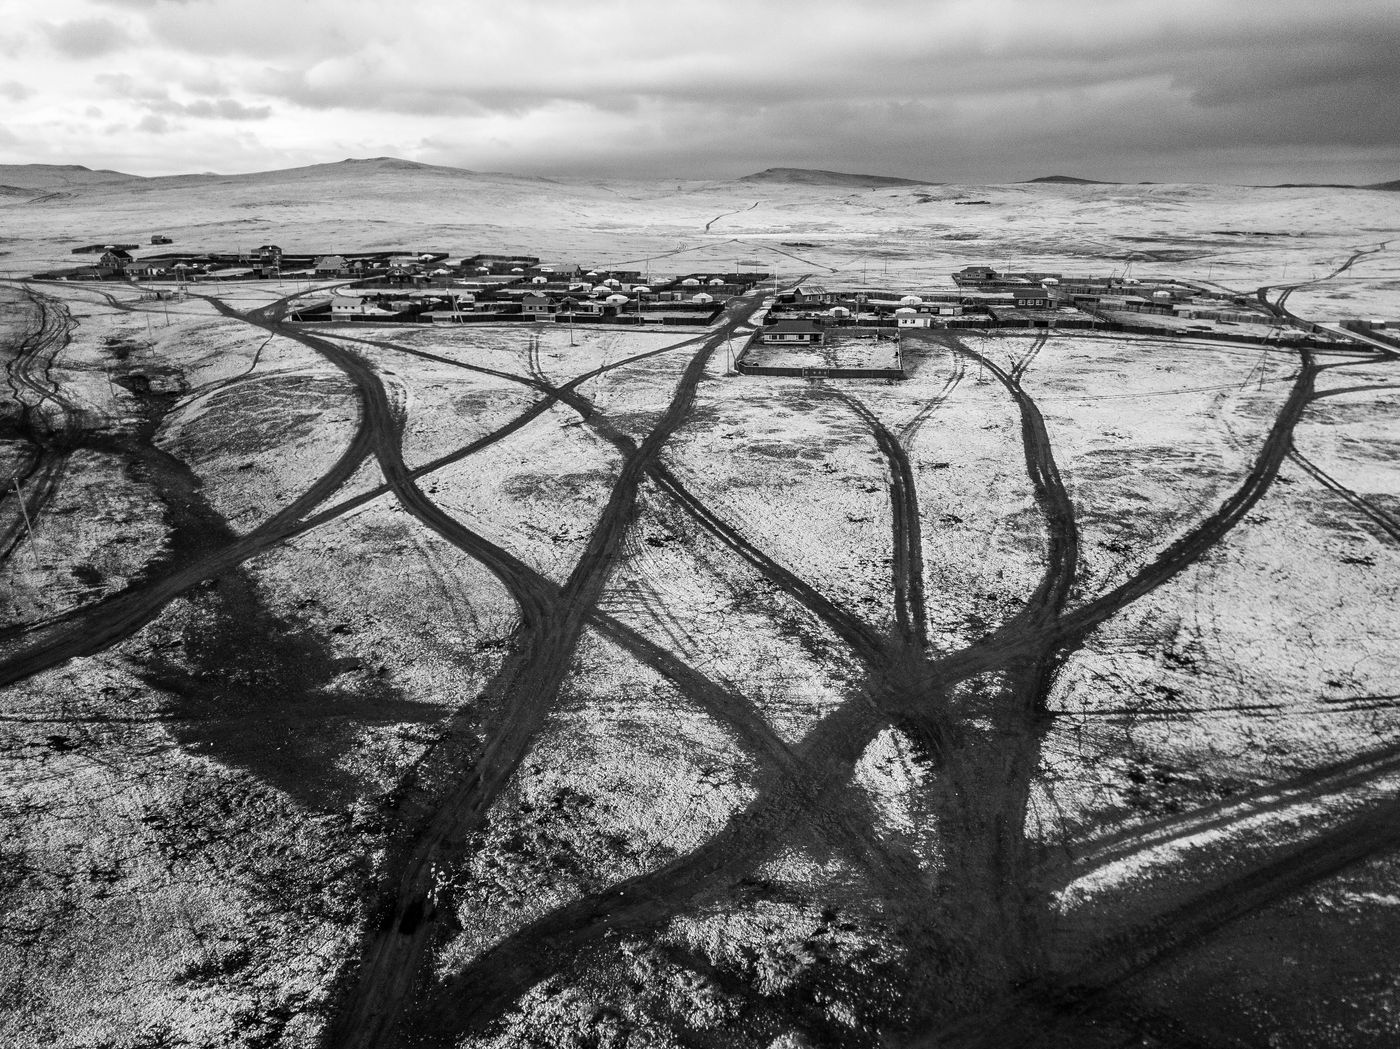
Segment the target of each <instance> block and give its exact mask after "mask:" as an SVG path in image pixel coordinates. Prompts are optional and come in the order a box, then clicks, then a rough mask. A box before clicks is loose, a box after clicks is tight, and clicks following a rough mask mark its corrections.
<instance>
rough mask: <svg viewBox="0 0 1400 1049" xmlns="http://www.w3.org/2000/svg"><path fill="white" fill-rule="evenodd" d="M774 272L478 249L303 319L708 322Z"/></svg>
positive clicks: (364, 288) (381, 282) (342, 290)
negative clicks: (663, 269) (570, 259)
mask: <svg viewBox="0 0 1400 1049" xmlns="http://www.w3.org/2000/svg"><path fill="white" fill-rule="evenodd" d="M768 277H769V274H767V273H757V272H753V273H734V272H713V271H706V272H701V273H686V274H681V275H679V276H674V277H669V278H664V279H656V280H653V279H652V278H650V277H649V276H647V275H645V274H643V273H642V271H640V270H624V269H612V268H607V267H599V268H585V267H584V266H581V265H579V264H577V263H557V262H556V263H547V262H542V261H541V260H540V259H538V258H536V257H534V256H525V255H473V256H471V257H470V258H465V259H462V260H461V261H460V262H459V263H457V264H456V265H455V266H453V267H450V268H449V267H444V266H436V267H433V268H427V267H423V268H420V269H419V270H418V271H416V272H413V271H411V272H408V273H404V274H395V273H392V272H391V273H388V274H385V275H384V276H383V277H382V278H378V277H376V276H375V275H371V276H370V278H369V279H366V280H364V281H360V282H357V283H355V284H353V285H347V286H343V287H339V288H336V289H335V290H334V292H333V293H332V295H331V298H330V301H329V303H327V304H324V305H322V306H320V307H317V308H313V309H310V310H306V311H304V312H303V313H301V314H300V315H299V316H300V319H302V320H308V321H311V320H324V319H326V318H327V317H329V319H331V320H333V321H337V320H338V321H356V322H372V321H392V322H395V323H404V322H432V323H467V322H473V321H497V320H500V321H509V320H524V321H556V322H570V323H572V322H578V323H586V322H589V321H603V320H607V321H612V322H614V323H632V324H639V323H644V322H645V323H651V324H656V323H661V324H668V323H669V324H681V323H684V324H695V323H707V322H708V321H709V320H710V319H711V318H713V317H714V315H715V314H716V313H718V312H719V310H720V309H722V308H723V306H724V303H725V301H726V300H728V299H730V298H732V297H733V296H735V295H742V294H743V293H745V292H747V291H748V290H749V289H750V288H752V287H754V286H755V285H756V284H759V283H761V282H762V281H764V280H766V279H768Z"/></svg>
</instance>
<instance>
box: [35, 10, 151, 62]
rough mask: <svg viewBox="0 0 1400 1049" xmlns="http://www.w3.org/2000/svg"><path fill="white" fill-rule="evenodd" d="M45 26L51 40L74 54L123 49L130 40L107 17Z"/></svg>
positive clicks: (83, 55)
mask: <svg viewBox="0 0 1400 1049" xmlns="http://www.w3.org/2000/svg"><path fill="white" fill-rule="evenodd" d="M43 28H44V32H45V33H46V34H47V35H48V38H49V43H50V44H52V45H53V46H54V47H55V48H56V49H57V50H59V51H61V52H63V53H64V54H65V55H69V56H71V57H73V58H97V57H99V56H101V55H108V54H111V53H113V52H114V51H120V50H122V49H123V48H124V47H126V46H127V45H128V44H130V43H131V37H130V35H129V34H128V33H127V31H126V30H125V29H123V28H122V27H121V26H120V25H118V24H117V23H116V22H112V21H109V20H108V19H106V18H83V19H78V20H77V21H73V22H59V23H57V24H53V23H45V24H44V27H43Z"/></svg>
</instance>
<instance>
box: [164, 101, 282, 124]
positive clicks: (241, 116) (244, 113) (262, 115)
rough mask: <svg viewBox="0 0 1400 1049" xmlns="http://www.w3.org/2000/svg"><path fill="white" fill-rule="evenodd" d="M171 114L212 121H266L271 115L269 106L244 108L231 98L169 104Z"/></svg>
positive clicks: (240, 103)
mask: <svg viewBox="0 0 1400 1049" xmlns="http://www.w3.org/2000/svg"><path fill="white" fill-rule="evenodd" d="M170 107H171V112H177V113H183V114H184V115H185V116H190V117H203V118H206V119H212V120H266V119H267V118H268V117H270V116H271V115H272V107H271V106H245V105H244V104H243V103H242V102H238V101H235V100H234V99H232V98H215V99H208V98H201V99H198V100H196V101H194V102H188V103H185V104H183V105H182V104H181V103H179V102H172V103H170Z"/></svg>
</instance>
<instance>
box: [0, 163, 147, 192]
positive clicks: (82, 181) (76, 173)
mask: <svg viewBox="0 0 1400 1049" xmlns="http://www.w3.org/2000/svg"><path fill="white" fill-rule="evenodd" d="M140 179H141V176H140V175H128V174H126V173H125V172H122V171H107V170H97V171H94V170H92V169H91V168H85V167H83V166H82V165H81V164H0V185H5V186H13V187H18V188H22V189H54V188H56V187H60V186H63V187H67V186H92V185H96V184H98V183H103V182H127V181H133V182H134V181H139V180H140Z"/></svg>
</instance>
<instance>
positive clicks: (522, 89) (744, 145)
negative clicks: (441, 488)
mask: <svg viewBox="0 0 1400 1049" xmlns="http://www.w3.org/2000/svg"><path fill="white" fill-rule="evenodd" d="M0 7H3V11H4V14H5V17H4V19H3V20H0V162H6V163H31V162H42V163H72V164H85V165H87V166H89V167H111V168H116V169H118V170H122V171H130V172H134V173H137V174H143V175H154V174H174V173H180V172H189V171H219V172H236V171H256V170H266V169H269V168H281V167H290V166H295V165H300V164H308V163H319V162H322V161H336V160H341V159H344V158H346V157H369V156H385V155H390V156H399V157H406V158H409V159H412V160H421V161H425V162H430V163H440V164H452V165H457V166H460V167H468V168H475V169H478V170H493V171H513V172H518V173H522V174H542V175H570V174H575V175H589V176H594V175H597V176H627V175H638V176H653V175H660V176H666V177H690V178H722V177H731V176H736V175H742V174H746V173H748V172H751V171H756V170H760V169H762V168H767V167H787V166H790V167H819V168H831V169H836V170H842V171H859V172H870V173H877V174H890V175H903V176H907V177H914V178H925V179H930V180H934V181H950V182H974V183H975V182H1011V181H1016V180H1018V179H1024V178H1030V177H1034V176H1038V175H1045V174H1073V175H1080V176H1085V177H1091V178H1103V179H1121V180H1132V181H1137V180H1152V181H1178V180H1180V181H1221V182H1283V181H1344V182H1353V181H1359V182H1373V181H1381V180H1389V179H1394V178H1400V0H1328V2H1325V3H1323V2H1318V0H1175V2H1170V3H1168V2H1163V0H1152V2H1139V0H914V2H909V3H904V2H888V3H878V2H875V3H860V4H857V3H833V2H822V0H806V2H785V0H783V2H780V0H743V2H730V0H695V2H692V3H671V2H668V0H653V2H632V0H593V2H587V3H585V2H582V0H570V2H568V3H562V2H557V3H556V2H545V0H503V2H501V3H486V2H474V3H460V2H458V3H447V2H439V0H373V2H371V0H363V2H362V0H328V2H320V0H305V2H299V0H45V2H43V3H25V4H22V5H21V4H17V3H13V2H7V3H4V4H3V5H0Z"/></svg>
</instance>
